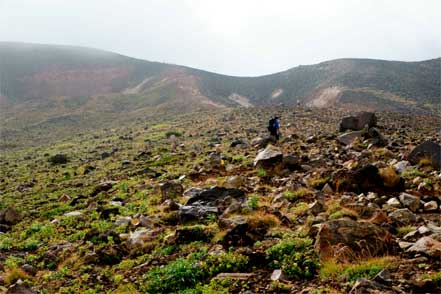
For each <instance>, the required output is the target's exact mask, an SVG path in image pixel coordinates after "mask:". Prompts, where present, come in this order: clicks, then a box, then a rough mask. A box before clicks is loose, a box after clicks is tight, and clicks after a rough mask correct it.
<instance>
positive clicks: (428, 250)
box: [0, 108, 441, 294]
mask: <svg viewBox="0 0 441 294" xmlns="http://www.w3.org/2000/svg"><path fill="white" fill-rule="evenodd" d="M274 114H278V115H279V116H281V125H282V134H283V136H282V138H281V140H280V141H279V142H277V143H273V142H268V140H266V139H265V137H266V135H267V131H266V126H267V122H268V119H269V118H270V116H272V115H274ZM347 115H348V113H343V112H341V111H338V110H334V109H328V110H309V109H303V108H278V109H277V108H253V109H236V110H222V111H212V112H199V113H193V114H191V115H180V116H176V117H175V118H172V119H169V118H168V119H167V120H165V119H161V118H160V117H159V116H158V118H156V119H152V120H151V121H149V122H147V121H145V122H138V123H134V124H132V125H127V126H121V127H119V128H115V129H103V130H100V131H89V132H84V133H80V134H66V138H65V139H64V140H61V141H54V142H47V144H46V145H44V146H39V147H32V148H25V149H20V150H4V151H2V156H1V166H2V169H1V182H0V189H1V196H0V197H1V202H0V210H1V213H0V221H1V224H0V231H1V233H0V250H1V251H0V292H2V293H305V294H306V293H311V294H312V293H314V294H318V293H440V292H441V288H440V286H441V272H440V264H441V260H440V259H441V243H440V242H441V219H440V204H441V171H440V165H439V164H440V154H439V153H440V151H439V150H440V149H439V145H437V144H439V143H441V135H440V132H441V118H440V117H437V116H416V115H413V114H397V113H377V114H376V117H377V119H376V121H375V119H374V118H373V117H372V116H369V115H365V116H364V117H362V118H361V120H362V121H360V120H354V119H346V120H345V121H344V123H343V125H342V128H341V127H340V122H341V120H342V118H343V117H345V116H347ZM375 122H376V123H375ZM365 124H368V127H367V128H365ZM345 126H346V127H347V126H352V127H354V126H356V128H358V129H361V130H345ZM427 141H429V143H424V142H427ZM430 142H431V143H430ZM422 143H424V144H423V145H422V146H420V145H421V144H422ZM417 146H420V147H418V149H416V150H414V149H415V148H416V147H417ZM413 150H414V151H413ZM412 151H413V152H412Z"/></svg>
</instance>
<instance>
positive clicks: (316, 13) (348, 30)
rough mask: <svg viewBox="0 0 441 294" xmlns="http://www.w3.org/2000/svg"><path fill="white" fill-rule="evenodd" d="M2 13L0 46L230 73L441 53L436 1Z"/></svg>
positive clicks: (75, 5) (179, 0) (92, 6)
mask: <svg viewBox="0 0 441 294" xmlns="http://www.w3.org/2000/svg"><path fill="white" fill-rule="evenodd" d="M0 11H1V12H0V41H20V42H33V43H46V44H67V45H80V46H87V47H94V48H99V49H104V50H109V51H114V52H117V53H121V54H124V55H128V56H132V57H137V58H142V59H146V60H150V61H160V62H167V63H175V64H180V65H186V66H191V67H195V68H200V69H204V70H208V71H213V72H218V73H223V74H229V75H241V76H243V75H246V76H256V75H263V74H268V73H274V72H278V71H282V70H285V69H288V68H290V67H293V66H297V65H300V64H314V63H318V62H321V61H326V60H330V59H336V58H344V57H354V58H375V59H387V60H404V61H418V60H424V59H430V58H436V57H439V56H441V23H440V19H441V17H440V16H441V1H439V0H425V1H411V0H404V1H403V0H402V1H398V0H394V1H391V0H370V1H366V0H364V1H359V0H353V1H347V0H345V1H343V0H338V1H329V0H324V1H308V2H306V1H282V0H279V1H277V0H273V1H256V0H254V1H252V0H235V1H233V0H223V1H207V0H175V1H171V0H150V1H141V0H130V1H122V0H75V1H60V0H38V1H36V0H34V1H33V0H0Z"/></svg>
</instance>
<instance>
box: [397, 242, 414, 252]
mask: <svg viewBox="0 0 441 294" xmlns="http://www.w3.org/2000/svg"><path fill="white" fill-rule="evenodd" d="M412 245H413V243H412V242H405V241H400V242H398V246H400V248H401V249H403V250H406V249H407V248H410V246H412Z"/></svg>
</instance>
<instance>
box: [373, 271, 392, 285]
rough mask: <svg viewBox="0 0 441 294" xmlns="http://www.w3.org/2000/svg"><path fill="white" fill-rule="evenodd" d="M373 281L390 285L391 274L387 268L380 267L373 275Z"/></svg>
mask: <svg viewBox="0 0 441 294" xmlns="http://www.w3.org/2000/svg"><path fill="white" fill-rule="evenodd" d="M374 281H375V282H378V283H381V284H385V285H390V284H391V283H392V280H391V276H390V271H389V270H388V269H387V268H385V269H382V270H381V271H380V272H379V273H378V274H377V275H376V276H375V278H374Z"/></svg>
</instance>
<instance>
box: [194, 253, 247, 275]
mask: <svg viewBox="0 0 441 294" xmlns="http://www.w3.org/2000/svg"><path fill="white" fill-rule="evenodd" d="M248 261H249V259H248V257H247V256H244V255H241V254H238V253H233V252H229V253H220V254H213V255H209V256H208V257H207V258H206V259H205V261H204V262H203V264H202V267H203V269H204V272H206V273H208V277H212V276H214V275H217V274H218V273H222V272H228V273H231V272H241V271H244V270H246V268H247V265H248Z"/></svg>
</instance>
